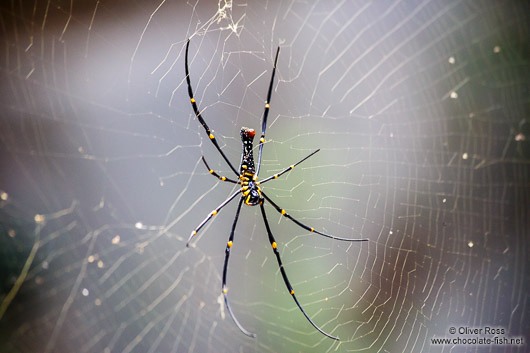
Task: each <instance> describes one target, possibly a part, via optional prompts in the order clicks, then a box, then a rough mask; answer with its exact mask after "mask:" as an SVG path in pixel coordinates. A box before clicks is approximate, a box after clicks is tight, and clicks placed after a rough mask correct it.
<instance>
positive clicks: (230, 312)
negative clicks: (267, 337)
mask: <svg viewBox="0 0 530 353" xmlns="http://www.w3.org/2000/svg"><path fill="white" fill-rule="evenodd" d="M243 200H244V197H241V198H240V199H239V204H238V205H237V211H236V216H235V218H234V224H233V225H232V230H231V231H230V237H229V238H228V243H226V250H225V264H224V266H223V296H224V298H225V304H226V309H227V310H228V313H229V314H230V317H231V318H232V320H234V322H235V323H236V325H237V327H238V328H239V329H240V330H241V332H243V333H244V334H245V335H247V336H249V337H256V334H255V333H252V332H249V331H247V330H245V328H244V327H243V326H241V324H240V323H239V321H237V319H236V317H235V315H234V313H233V312H232V309H231V308H230V304H228V296H227V295H226V293H227V292H228V289H227V288H226V273H227V272H228V258H229V257H230V249H231V248H232V245H233V242H234V233H235V231H236V224H237V219H238V218H239V212H240V211H241V205H242V204H243Z"/></svg>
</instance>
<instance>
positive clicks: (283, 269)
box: [259, 199, 340, 341]
mask: <svg viewBox="0 0 530 353" xmlns="http://www.w3.org/2000/svg"><path fill="white" fill-rule="evenodd" d="M263 202H264V201H263V199H262V201H261V202H260V204H259V206H260V209H261V215H262V216H263V221H264V222H265V228H266V229H267V234H268V235H269V242H270V243H271V246H272V250H273V251H274V255H276V260H278V266H279V267H280V271H281V273H282V277H283V281H284V282H285V286H286V287H287V290H288V291H289V293H290V294H291V297H293V299H294V302H295V303H296V305H298V308H299V309H300V311H301V312H302V314H304V316H305V317H306V319H307V320H308V321H309V322H310V323H311V325H313V327H314V328H316V329H317V330H318V331H319V332H320V333H322V334H323V335H325V336H327V337H329V338H332V339H334V340H337V341H339V340H340V339H339V338H338V337H335V336H331V335H330V334H329V333H326V332H324V331H323V330H322V329H321V328H320V327H318V326H317V325H316V324H315V323H314V322H313V320H311V319H310V318H309V316H308V315H307V314H306V312H305V311H304V309H302V306H301V305H300V303H299V302H298V299H296V296H295V295H294V289H293V287H292V286H291V283H290V282H289V279H288V278H287V274H286V273H285V268H284V267H283V264H282V259H281V258H280V252H279V251H278V244H277V243H276V240H275V239H274V236H273V235H272V232H271V228H270V226H269V222H268V221H267V215H266V214H265V207H264V206H263Z"/></svg>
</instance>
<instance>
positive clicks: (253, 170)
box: [184, 40, 367, 340]
mask: <svg viewBox="0 0 530 353" xmlns="http://www.w3.org/2000/svg"><path fill="white" fill-rule="evenodd" d="M189 46H190V41H189V40H188V43H187V44H186V56H185V62H184V65H185V66H184V68H185V70H186V83H187V84H188V94H189V96H190V101H191V106H192V107H193V111H194V112H195V116H196V117H197V119H198V120H199V122H200V123H201V125H202V126H203V127H204V130H205V131H206V134H207V135H208V138H209V139H210V141H212V143H213V145H214V146H215V148H216V149H217V151H219V154H221V157H223V159H224V160H225V161H226V163H227V164H228V166H229V167H230V169H231V170H232V171H233V172H234V174H235V175H236V177H237V178H238V180H234V179H230V178H227V177H224V176H220V175H219V174H218V173H216V172H215V171H214V170H213V169H210V167H209V166H208V163H206V159H204V156H203V157H202V161H203V162H204V164H205V165H206V168H208V171H209V172H210V174H212V175H213V176H215V177H217V178H218V179H219V180H221V181H225V182H228V183H232V184H239V185H241V188H240V189H239V190H237V191H236V192H235V193H233V194H232V195H231V196H230V197H229V198H228V199H226V200H225V201H224V202H223V203H222V204H220V205H219V206H218V207H217V208H216V209H215V210H213V211H212V212H210V214H208V216H206V218H205V219H204V220H203V221H202V222H201V223H200V224H199V225H198V226H197V228H195V229H194V230H193V231H192V232H191V235H190V236H189V238H188V242H187V243H186V246H188V245H189V243H190V241H191V239H192V238H193V237H194V236H195V235H197V232H198V231H199V230H200V229H201V228H202V227H203V226H204V225H205V224H206V223H207V222H208V221H209V220H210V219H212V217H213V216H215V215H217V213H218V212H219V211H220V210H221V209H222V208H223V207H225V206H226V205H228V204H229V203H230V201H232V200H234V199H235V198H236V197H237V196H238V195H241V197H240V198H239V203H238V206H237V210H236V215H235V217H234V223H233V225H232V230H231V231H230V236H229V238H228V242H227V244H226V248H225V261H224V266H223V286H222V293H223V296H224V300H225V304H226V308H227V310H228V313H229V314H230V316H231V317H232V319H233V320H234V322H235V323H236V325H237V327H238V328H239V329H240V330H241V332H243V333H244V334H245V335H247V336H250V337H256V335H255V334H254V333H251V332H249V331H247V330H246V329H245V328H244V327H243V326H242V325H241V324H240V323H239V321H237V319H236V317H235V315H234V313H233V312H232V309H231V308H230V305H229V304H228V296H227V293H228V288H227V287H226V274H227V271H228V259H229V257H230V249H231V248H232V245H233V244H234V234H235V230H236V224H237V220H238V218H239V213H240V211H241V206H242V205H243V202H244V203H245V204H246V205H248V206H255V205H259V206H260V211H261V216H262V218H263V222H264V223H265V229H266V231H267V235H268V237H269V242H270V244H271V247H272V250H273V252H274V255H275V256H276V260H277V261H278V266H279V267H280V272H281V274H282V278H283V281H284V283H285V286H286V287H287V290H288V291H289V294H290V295H291V296H292V297H293V300H294V301H295V303H296V305H297V306H298V308H299V309H300V311H301V312H302V314H304V316H305V317H306V319H307V320H308V321H309V322H310V323H311V325H313V327H314V328H315V329H317V330H318V331H319V332H321V333H322V334H324V335H326V336H327V337H329V338H332V339H335V340H338V339H339V338H338V337H335V336H331V335H330V334H329V333H326V332H324V331H323V330H322V329H321V328H320V327H318V326H317V325H316V324H315V323H314V322H313V320H311V318H310V317H309V316H308V315H307V314H306V312H305V311H304V309H302V306H301V305H300V303H299V302H298V299H297V298H296V296H295V295H294V289H293V287H292V286H291V284H290V283H289V279H288V278H287V273H286V272H285V268H284V266H283V264H282V260H281V258H280V252H279V251H278V244H277V243H276V240H275V239H274V235H273V234H272V231H271V228H270V225H269V222H268V220H267V215H266V213H265V206H264V205H265V201H267V202H268V203H269V204H270V205H272V207H274V209H275V210H276V211H278V212H279V213H280V214H281V215H282V216H284V217H286V218H288V219H290V220H291V221H293V222H294V223H295V224H296V225H298V226H299V227H301V228H303V229H305V230H306V231H308V232H312V233H316V234H320V235H323V236H325V237H328V238H331V239H336V240H342V241H364V240H367V239H348V238H340V237H336V236H333V235H329V234H326V233H323V232H320V231H318V230H315V228H313V227H309V226H307V225H305V224H304V223H302V222H300V221H299V220H297V219H295V218H294V217H292V216H291V215H290V214H289V213H287V212H286V211H285V210H284V209H282V208H281V207H280V206H278V205H277V204H276V203H275V202H274V201H272V200H271V199H270V198H269V197H268V196H267V195H266V194H265V193H264V192H263V191H262V190H261V189H260V187H259V186H260V185H262V184H265V183H266V182H268V181H269V180H272V179H277V178H278V177H280V176H282V175H283V174H285V173H287V172H289V171H291V170H292V169H294V167H296V166H297V165H298V164H300V163H302V162H303V161H305V160H306V159H308V158H309V157H311V156H313V155H314V154H315V153H317V152H318V151H319V150H316V151H314V152H312V153H310V154H309V155H307V156H306V157H304V158H302V159H301V160H299V161H298V162H297V163H295V164H292V165H290V166H289V167H287V168H285V169H284V170H282V171H281V172H279V173H276V174H273V175H271V176H269V177H267V178H265V179H262V180H261V181H257V180H258V174H259V168H260V166H261V152H262V150H263V144H264V143H265V130H266V129H267V116H268V114H269V109H270V105H269V102H270V100H271V94H272V85H273V83H274V73H275V72H276V64H277V62H278V54H279V53H280V48H279V47H278V50H277V51H276V58H275V59H274V67H273V69H272V75H271V80H270V82H269V91H268V94H267V100H266V101H265V110H264V112H263V119H262V125H261V136H260V139H259V146H258V164H257V166H256V165H255V164H254V155H253V152H252V149H253V146H252V141H253V140H254V136H255V135H256V132H255V131H254V129H249V128H247V127H242V128H241V131H240V134H241V142H242V143H243V152H242V154H241V164H240V166H239V173H238V172H237V170H236V168H235V167H234V166H233V165H232V163H231V162H230V160H229V159H228V157H227V156H226V155H225V154H224V152H223V150H222V149H221V147H219V144H218V143H217V140H216V139H215V136H214V135H213V133H212V131H211V130H210V128H209V127H208V125H207V124H206V121H204V119H203V117H202V116H201V112H200V111H199V108H198V107H197V102H196V101H195V98H193V90H192V88H191V81H190V73H189V69H188V49H189ZM240 193H241V194H240Z"/></svg>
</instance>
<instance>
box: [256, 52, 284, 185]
mask: <svg viewBox="0 0 530 353" xmlns="http://www.w3.org/2000/svg"><path fill="white" fill-rule="evenodd" d="M278 54H280V47H278V50H276V58H275V59H274V67H273V68H272V75H271V82H270V83H269V92H268V93H267V100H266V101H265V110H264V111H263V119H262V122H261V137H260V138H259V151H258V167H257V169H256V176H257V175H259V168H260V166H261V151H262V150H263V143H265V130H267V117H268V116H269V109H270V102H271V95H272V86H273V84H274V74H275V73H276V64H277V63H278Z"/></svg>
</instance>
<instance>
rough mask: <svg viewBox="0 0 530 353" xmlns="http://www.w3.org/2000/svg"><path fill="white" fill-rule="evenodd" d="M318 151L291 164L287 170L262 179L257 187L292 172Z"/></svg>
mask: <svg viewBox="0 0 530 353" xmlns="http://www.w3.org/2000/svg"><path fill="white" fill-rule="evenodd" d="M318 151H320V149H318V150H316V151H315V152H312V153H310V154H309V155H307V156H306V157H304V158H302V159H301V160H299V161H298V162H296V163H295V164H291V165H290V166H289V167H288V168H285V169H284V170H282V171H281V172H279V173H277V174H274V175H271V176H270V177H268V178H265V179H263V180H262V181H260V182H258V185H259V184H263V183H266V182H267V181H269V180H272V179H277V178H278V177H280V176H282V175H284V174H285V173H287V172H288V171H291V170H293V169H294V167H296V166H297V165H299V164H300V163H302V162H303V161H305V160H306V159H308V158H309V157H311V156H312V155H314V154H315V153H317V152H318Z"/></svg>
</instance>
